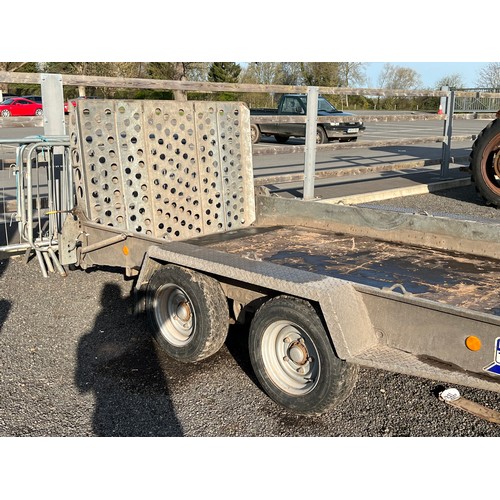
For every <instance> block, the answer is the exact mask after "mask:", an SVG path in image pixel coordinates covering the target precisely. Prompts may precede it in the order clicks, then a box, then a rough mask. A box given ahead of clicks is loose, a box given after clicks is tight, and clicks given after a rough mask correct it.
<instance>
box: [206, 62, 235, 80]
mask: <svg viewBox="0 0 500 500" xmlns="http://www.w3.org/2000/svg"><path fill="white" fill-rule="evenodd" d="M240 73H241V66H240V65H239V64H237V63H233V62H214V63H212V65H211V66H210V69H209V70H208V81H210V82H216V83H222V82H227V83H237V82H238V79H239V76H240Z"/></svg>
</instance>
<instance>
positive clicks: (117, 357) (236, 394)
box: [0, 188, 500, 499]
mask: <svg viewBox="0 0 500 500" xmlns="http://www.w3.org/2000/svg"><path fill="white" fill-rule="evenodd" d="M377 205H383V206H385V207H393V208H395V209H403V210H409V209H411V210H417V211H426V212H428V213H442V212H447V213H451V214H467V216H469V217H476V218H482V219H488V220H490V221H491V220H499V218H500V213H499V212H497V211H496V210H495V209H493V208H490V207H486V206H485V205H484V204H483V203H482V202H481V201H480V200H479V199H477V198H476V196H475V193H474V192H473V190H471V188H460V189H453V190H449V191H442V192H440V193H436V194H429V195H420V196H414V197H407V198H401V199H393V200H388V201H385V202H378V203H377ZM132 287H133V281H132V280H130V279H127V278H125V277H124V276H123V275H122V274H121V273H120V272H118V271H116V270H113V269H99V270H91V271H82V270H76V271H72V272H70V273H68V276H67V277H66V278H61V277H60V276H59V275H57V274H52V275H50V276H49V277H48V278H45V279H44V278H43V277H42V275H41V272H40V270H39V267H38V263H37V261H36V259H31V260H30V261H29V262H28V263H27V264H26V263H25V262H24V259H23V258H22V257H13V258H10V259H9V260H0V290H1V291H2V293H1V296H0V367H1V368H0V437H2V439H1V440H0V442H1V444H3V445H4V446H3V450H4V454H3V456H2V459H1V460H0V468H1V469H2V471H3V472H4V474H3V477H4V478H6V480H5V481H4V480H3V484H4V485H5V486H4V487H2V490H3V491H9V492H10V491H14V492H19V487H20V485H22V484H23V483H24V471H25V470H27V468H30V470H31V471H32V474H31V478H32V481H31V483H29V484H31V485H36V487H35V486H31V490H30V491H29V494H30V495H31V494H37V495H38V493H39V491H41V490H43V487H45V489H46V490H49V491H51V492H54V483H53V482H51V480H50V478H51V477H52V475H53V471H54V464H57V471H58V474H59V475H58V476H57V477H58V478H59V477H65V478H66V480H67V481H69V482H70V483H71V484H72V485H73V486H74V484H80V483H81V471H82V470H86V471H87V472H88V470H89V467H90V468H91V470H92V477H93V482H92V484H89V485H85V486H84V489H82V488H79V491H78V492H77V493H76V498H80V497H81V498H83V496H81V495H82V493H83V491H85V490H88V492H89V493H92V491H93V488H94V484H95V481H97V480H98V479H99V478H100V479H102V481H103V483H104V484H108V482H109V476H110V474H115V475H116V476H117V477H118V476H120V477H130V480H128V481H125V482H123V481H122V482H120V484H118V485H117V484H115V482H113V483H112V484H111V483H110V486H109V488H110V493H111V494H113V496H114V497H116V496H118V497H119V498H138V497H140V496H144V494H145V493H147V492H148V491H150V492H152V493H155V494H156V492H158V491H163V489H164V481H163V477H164V475H165V474H166V471H170V473H172V471H174V470H175V480H174V481H173V482H172V486H171V488H173V489H175V488H180V489H179V491H180V492H185V487H186V486H185V485H186V484H190V483H192V477H193V476H192V472H191V471H192V470H196V471H197V472H196V477H197V479H198V480H197V481H195V482H193V484H191V485H190V486H189V488H190V491H191V492H192V493H195V492H199V493H200V494H204V493H205V485H206V484H210V482H211V481H213V478H214V477H218V476H219V475H220V473H221V471H222V469H224V474H225V478H226V479H225V480H224V481H222V483H223V484H222V486H220V487H219V486H218V487H217V488H218V496H219V497H220V498H233V491H234V489H235V488H238V490H241V484H240V483H239V479H238V478H241V480H244V482H245V485H247V481H246V479H247V476H246V474H245V476H244V479H243V477H242V476H241V474H242V472H241V471H242V468H244V469H245V471H248V470H250V468H253V469H254V471H255V472H253V474H252V477H258V478H259V481H267V480H269V485H270V486H268V487H267V490H266V491H267V492H268V493H269V494H273V495H274V494H276V495H278V494H281V492H282V485H281V482H280V481H276V476H275V474H276V471H275V468H276V464H277V463H280V464H281V467H284V473H289V472H290V468H289V467H287V466H285V463H284V462H283V457H287V459H286V460H285V462H287V461H288V460H291V461H292V462H290V465H291V463H293V462H294V461H296V460H297V458H298V459H299V460H301V461H303V460H306V463H308V464H309V463H311V464H313V462H316V461H317V459H316V458H313V457H314V455H315V453H321V454H323V456H325V457H329V458H328V460H321V461H319V463H317V464H316V465H313V467H314V472H315V474H316V475H317V478H316V479H315V481H313V484H311V485H310V486H308V493H310V494H316V493H319V494H324V493H325V492H327V491H330V490H331V487H332V486H331V484H330V480H329V479H328V478H329V477H330V476H331V472H332V467H334V468H335V471H336V472H337V473H338V474H341V476H342V477H346V478H347V477H350V478H351V481H352V480H357V477H358V474H359V472H360V471H362V473H363V479H364V481H363V482H362V483H363V484H361V485H360V486H359V487H360V488H361V490H358V491H365V492H366V494H368V493H370V494H372V493H373V492H374V491H375V490H376V489H378V490H380V491H381V493H383V494H384V498H386V499H390V498H400V490H399V482H393V481H390V480H388V479H387V474H388V470H390V471H391V474H393V475H394V476H395V477H396V476H397V477H401V478H403V477H406V476H407V475H408V474H409V472H408V471H409V470H410V469H411V470H412V471H413V473H416V471H417V470H420V471H421V473H423V474H424V475H420V477H421V478H425V481H423V482H421V483H420V485H421V486H420V487H421V488H426V489H425V492H428V488H432V491H433V492H434V493H435V494H438V493H439V492H442V493H443V495H449V493H450V491H452V489H457V492H458V490H459V491H460V493H465V492H466V490H467V489H469V490H470V494H471V495H472V494H474V495H475V496H477V494H478V492H479V489H480V488H481V487H483V486H482V483H481V484H479V485H478V484H475V482H471V483H468V482H467V484H465V483H464V482H462V481H458V482H456V481H455V480H453V481H452V484H450V483H449V481H448V480H443V479H444V478H446V477H448V478H449V477H455V476H456V473H457V470H460V469H461V468H462V467H463V464H464V460H465V458H464V457H466V456H467V457H471V456H475V457H479V456H487V455H488V454H489V450H490V449H491V445H492V444H496V443H491V441H489V440H479V441H478V440H477V439H473V440H470V439H467V443H464V441H463V440H459V441H458V442H457V441H455V440H453V441H449V440H444V441H443V440H437V441H436V440H432V443H430V442H429V441H428V440H424V441H421V440H418V439H417V440H411V442H409V441H406V440H404V441H403V442H401V441H400V440H384V441H383V443H381V442H380V441H379V440H368V441H367V440H366V439H363V440H361V441H359V440H357V439H355V440H352V439H349V440H347V442H346V440H344V439H340V440H335V442H333V441H331V440H330V439H326V440H325V439H322V440H320V441H318V440H317V439H314V440H311V439H308V440H305V441H302V440H300V441H296V440H288V439H287V440H281V439H279V440H271V441H269V440H264V442H262V441H261V440H257V441H255V440H250V441H248V440H245V441H244V443H242V442H241V441H240V440H230V441H227V440H224V441H222V442H221V441H215V442H213V441H210V442H209V443H207V442H206V440H201V441H200V440H195V444H193V441H191V440H189V441H185V440H182V444H179V441H178V440H174V441H171V440H169V442H168V445H167V446H166V447H165V444H166V443H165V441H163V440H162V439H158V438H161V437H180V436H186V437H196V438H202V437H263V438H269V437H275V438H276V437H283V438H285V437H286V438H290V437H305V438H313V437H323V438H333V437H338V438H342V437H344V438H369V437H399V438H401V437H413V438H417V437H441V438H444V437H463V438H467V437H469V438H470V437H474V438H478V437H500V425H497V424H494V423H490V422H488V421H486V420H483V419H480V418H478V417H476V416H474V415H471V414H469V413H466V412H464V411H461V410H458V409H456V408H453V407H451V406H448V405H446V404H445V403H443V402H441V401H440V400H439V399H438V398H437V393H438V392H439V391H440V390H442V388H443V387H444V386H442V385H441V384H439V383H437V382H433V381H429V380H424V379H420V378H415V377H409V376H404V375H399V374H394V373H389V372H385V371H379V370H374V369H361V371H360V377H359V380H358V383H357V385H356V387H355V389H354V392H353V393H352V395H351V396H350V397H349V398H348V399H347V400H346V401H345V402H344V403H343V404H342V405H341V406H340V407H339V408H337V409H335V410H333V411H331V412H329V413H327V414H325V415H323V416H321V417H315V418H304V417H297V416H294V415H291V414H289V413H288V412H286V411H285V410H283V409H281V408H280V407H278V406H276V405H275V404H274V403H273V402H272V401H271V400H270V399H269V398H268V397H267V396H266V395H265V394H264V393H263V392H262V391H261V389H260V388H259V386H258V385H257V383H256V380H255V377H254V375H253V373H252V369H251V365H250V362H249V358H248V353H247V349H246V344H247V331H246V330H245V328H243V327H232V329H231V330H230V333H229V336H228V339H227V341H226V343H225V345H224V346H223V348H222V349H221V350H220V351H219V352H218V353H217V354H216V355H215V356H213V357H212V358H210V359H208V360H205V361H203V362H201V363H198V364H196V365H183V364H180V363H177V362H175V361H172V360H170V359H168V358H167V357H166V356H165V355H164V354H163V353H162V352H161V351H159V350H158V349H157V348H156V347H155V345H154V344H153V342H152V341H151V339H150V336H149V334H148V327H147V324H146V321H145V318H144V317H142V316H139V317H137V316H133V315H132V314H131V312H130V311H131V307H132V299H131V297H130V292H131V290H132ZM456 387H457V389H459V391H460V392H461V394H462V395H463V396H464V397H465V398H468V399H471V400H472V401H475V402H477V403H479V404H482V405H484V406H486V407H488V408H492V409H495V410H500V395H499V394H497V393H492V392H487V391H481V390H477V389H469V388H466V387H460V386H456ZM91 436H107V437H113V436H123V437H125V436H137V437H141V436H144V437H156V438H157V439H154V440H153V441H151V440H146V441H140V442H139V445H138V442H137V440H134V441H133V446H132V447H130V446H131V444H129V443H130V442H129V441H127V444H126V446H117V445H116V443H117V441H116V440H113V442H112V443H113V444H114V446H113V444H111V445H110V442H109V441H108V440H105V442H104V443H105V446H99V444H101V443H103V442H102V441H101V440H99V443H96V442H95V441H93V440H92V441H91V442H90V443H91V444H90V445H86V443H88V441H86V440H84V441H83V442H82V441H81V440H78V441H77V442H76V443H75V442H74V441H73V440H70V441H69V442H68V441H67V440H62V442H61V440H57V441H56V442H55V444H54V441H52V440H51V441H50V449H52V450H54V449H55V450H56V455H57V459H55V458H50V459H49V458H48V457H50V455H47V453H46V452H47V449H48V448H47V444H46V440H42V441H39V440H35V444H36V445H37V446H35V448H33V446H32V444H33V440H29V446H27V445H26V441H25V440H21V441H18V440H15V442H12V439H9V438H14V437H32V438H34V437H91ZM120 442H121V441H118V443H120ZM152 442H153V443H154V445H153V446H152V444H151V443H152ZM82 445H84V446H82ZM217 445H219V446H218V447H217ZM471 445H472V447H471ZM110 446H111V447H110ZM167 450H168V456H167V455H165V453H166V452H167ZM221 450H224V451H223V455H222V457H223V458H222V459H221V458H220V456H221V455H220V451H221ZM218 451H219V454H217V452H218ZM69 457H71V460H68V458H69ZM158 457H161V458H160V459H158ZM228 457H230V458H228ZM288 457H289V458H288ZM294 457H295V458H294ZM398 457H404V459H403V460H401V459H400V458H398ZM236 458H237V459H236ZM221 460H223V461H221ZM488 463H491V471H492V472H491V473H492V474H496V472H495V469H494V461H490V462H488ZM256 464H258V466H256ZM352 464H356V466H355V467H353V466H352ZM485 467H486V468H487V467H488V464H486V465H485V464H484V463H483V461H482V464H481V470H482V475H483V477H485V474H484V472H485ZM486 475H487V474H486ZM142 477H144V478H147V481H146V480H142V479H141V480H139V479H138V478H142ZM412 477H413V476H412ZM384 478H385V479H384ZM407 480H408V481H410V480H411V482H412V484H413V483H414V480H413V479H410V477H408V478H407ZM308 483H310V481H308ZM57 484H58V485H59V479H58V481H57ZM62 484H65V483H62ZM257 484H262V483H261V482H259V483H254V482H251V484H249V485H247V486H245V488H244V491H241V492H240V493H239V494H238V497H239V498H242V499H243V498H255V495H256V494H259V490H258V487H257ZM349 484H352V483H349ZM9 487H10V489H9ZM23 488H24V490H23V491H24V492H25V493H28V490H27V488H29V485H24V486H23ZM57 488H60V489H61V493H60V495H59V496H58V495H57V494H55V495H54V494H52V497H53V498H67V489H65V488H64V487H62V486H57ZM89 488H90V490H89ZM228 488H229V491H228V492H227V494H226V495H225V496H224V494H223V493H224V491H225V490H227V489H228ZM273 488H274V490H273ZM73 489H74V488H73ZM56 491H57V490H56ZM412 491H413V492H415V490H414V487H413V486H412ZM78 493H79V494H80V496H78ZM221 493H222V494H221ZM27 496H28V495H26V496H24V497H23V498H26V497H27ZM72 496H73V495H72ZM8 497H9V498H10V497H12V498H15V497H16V495H14V496H13V495H12V494H10V495H8Z"/></svg>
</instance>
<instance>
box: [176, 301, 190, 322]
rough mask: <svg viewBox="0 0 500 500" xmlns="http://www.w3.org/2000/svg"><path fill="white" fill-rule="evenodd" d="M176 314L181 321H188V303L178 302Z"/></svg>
mask: <svg viewBox="0 0 500 500" xmlns="http://www.w3.org/2000/svg"><path fill="white" fill-rule="evenodd" d="M176 315H177V317H178V318H179V319H180V320H181V321H189V320H190V319H191V307H189V304H188V303H187V302H180V303H179V304H178V305H177V311H176Z"/></svg>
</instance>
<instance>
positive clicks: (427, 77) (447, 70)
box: [366, 60, 494, 89]
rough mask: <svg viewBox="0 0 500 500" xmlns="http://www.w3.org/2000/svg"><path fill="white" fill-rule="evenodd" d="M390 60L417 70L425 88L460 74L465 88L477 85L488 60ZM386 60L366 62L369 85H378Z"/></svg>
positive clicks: (395, 64) (396, 64)
mask: <svg viewBox="0 0 500 500" xmlns="http://www.w3.org/2000/svg"><path fill="white" fill-rule="evenodd" d="M385 62H390V63H391V64H393V65H394V66H400V67H404V68H411V69H413V70H415V71H416V72H417V73H418V74H419V75H420V78H421V80H422V84H423V88H432V89H433V88H435V84H436V82H438V81H439V80H441V79H442V78H443V77H445V76H450V75H454V74H457V73H458V74H459V75H460V76H461V78H462V82H463V83H464V86H465V88H473V87H476V86H477V85H476V83H477V80H478V78H479V72H480V70H481V68H483V67H485V66H486V65H487V64H488V62H494V61H488V62H436V61H434V62H395V61H391V60H389V61H385ZM385 62H370V63H366V76H367V79H368V82H367V87H369V88H376V87H378V76H379V74H380V71H381V70H382V68H383V66H384V64H385Z"/></svg>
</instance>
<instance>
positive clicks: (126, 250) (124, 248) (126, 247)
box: [122, 245, 128, 255]
mask: <svg viewBox="0 0 500 500" xmlns="http://www.w3.org/2000/svg"><path fill="white" fill-rule="evenodd" d="M122 251H123V255H128V246H127V245H124V246H123V249H122Z"/></svg>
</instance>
